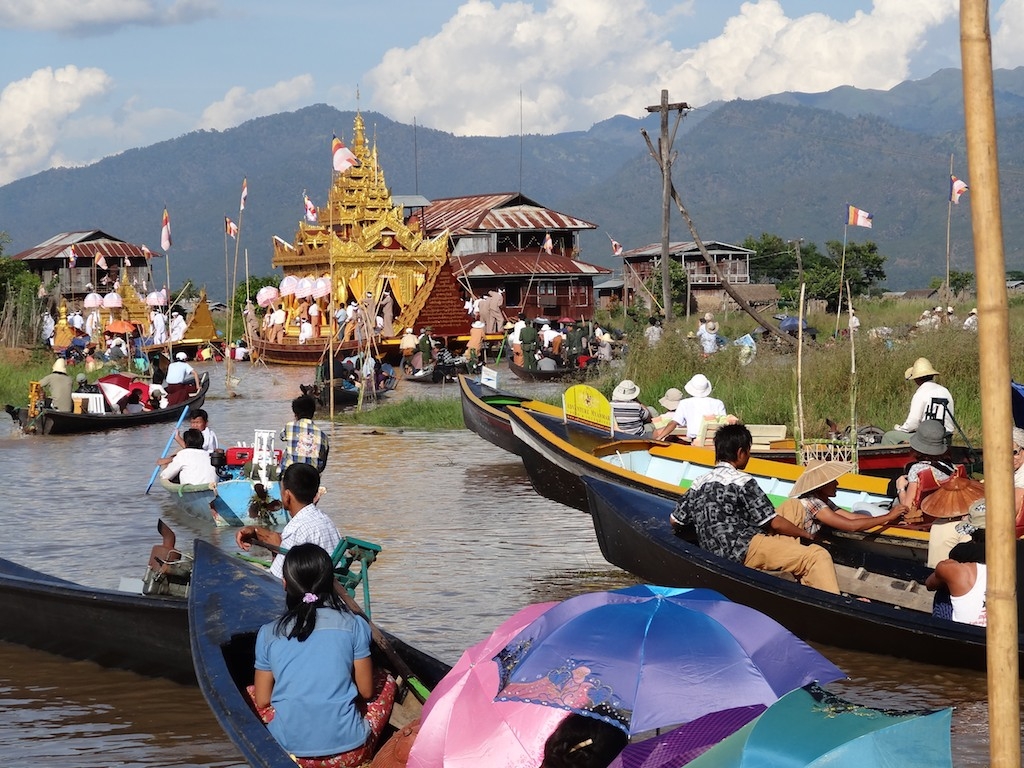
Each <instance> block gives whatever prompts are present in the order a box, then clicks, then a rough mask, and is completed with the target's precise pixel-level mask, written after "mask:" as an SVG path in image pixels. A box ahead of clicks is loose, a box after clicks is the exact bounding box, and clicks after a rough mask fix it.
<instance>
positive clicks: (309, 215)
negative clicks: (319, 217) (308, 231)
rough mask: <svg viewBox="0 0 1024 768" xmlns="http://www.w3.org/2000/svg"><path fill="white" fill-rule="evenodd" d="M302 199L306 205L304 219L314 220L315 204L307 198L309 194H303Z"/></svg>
mask: <svg viewBox="0 0 1024 768" xmlns="http://www.w3.org/2000/svg"><path fill="white" fill-rule="evenodd" d="M302 200H303V202H304V203H305V205H306V221H316V206H315V205H313V201H312V200H310V199H309V195H303V196H302Z"/></svg>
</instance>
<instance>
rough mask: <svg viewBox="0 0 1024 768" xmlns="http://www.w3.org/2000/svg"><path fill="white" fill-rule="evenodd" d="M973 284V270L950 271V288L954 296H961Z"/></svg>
mask: <svg viewBox="0 0 1024 768" xmlns="http://www.w3.org/2000/svg"><path fill="white" fill-rule="evenodd" d="M972 285H974V273H973V272H961V271H959V270H956V269H951V270H950V271H949V290H950V292H951V293H952V294H953V295H954V296H960V295H961V294H962V293H963V292H964V291H966V290H967V289H968V288H970V287H971V286H972Z"/></svg>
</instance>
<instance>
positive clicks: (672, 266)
mask: <svg viewBox="0 0 1024 768" xmlns="http://www.w3.org/2000/svg"><path fill="white" fill-rule="evenodd" d="M668 279H669V295H670V296H671V299H672V313H673V315H675V316H676V317H679V316H682V315H685V314H686V284H687V278H686V270H685V269H684V268H683V265H682V262H679V261H676V260H675V259H669V262H668ZM644 285H646V286H647V290H648V291H650V292H651V293H652V294H653V295H654V297H655V298H656V299H657V300H658V303H660V302H661V297H662V292H661V264H660V263H657V264H655V265H654V269H653V271H652V272H651V276H650V277H649V278H647V280H646V281H645V282H644ZM654 311H657V307H655V310H654Z"/></svg>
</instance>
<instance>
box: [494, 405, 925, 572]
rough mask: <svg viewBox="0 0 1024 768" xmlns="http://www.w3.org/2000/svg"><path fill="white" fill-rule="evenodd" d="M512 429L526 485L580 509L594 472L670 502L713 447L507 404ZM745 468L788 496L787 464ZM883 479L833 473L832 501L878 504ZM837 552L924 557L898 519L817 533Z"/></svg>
mask: <svg viewBox="0 0 1024 768" xmlns="http://www.w3.org/2000/svg"><path fill="white" fill-rule="evenodd" d="M508 413H509V418H510V420H511V423H512V430H513V434H514V435H515V436H516V437H517V438H518V439H519V441H520V444H521V445H522V452H521V454H520V455H521V457H522V460H523V465H524V466H525V467H526V471H527V474H529V476H530V481H531V483H532V484H533V487H534V488H535V489H536V490H537V492H538V493H540V494H541V495H542V496H545V497H547V498H549V499H552V500H554V501H558V502H560V503H562V504H565V505H566V506H570V507H574V508H576V509H579V510H582V511H587V510H588V509H589V503H588V501H587V491H586V486H585V485H584V482H583V478H585V477H598V478H602V479H604V480H608V481H610V482H615V483H619V484H621V485H624V486H627V487H630V488H636V489H639V490H643V491H646V492H649V493H653V494H656V495H658V496H661V497H662V498H665V499H669V500H670V501H672V502H673V503H676V502H678V500H679V498H680V497H681V496H682V494H683V493H685V492H686V489H687V488H689V487H690V485H691V484H692V483H693V481H694V480H696V479H697V478H698V477H700V476H701V475H703V474H704V473H706V472H708V471H710V470H711V469H713V468H714V466H715V455H714V452H713V451H712V450H710V449H708V448H698V447H695V446H687V445H681V444H675V443H663V442H660V441H657V440H649V439H642V438H636V439H627V440H611V439H609V438H608V436H607V433H605V434H603V435H602V434H599V433H594V432H593V431H590V430H587V429H581V427H580V425H578V424H575V423H573V422H571V421H569V422H563V421H562V420H561V418H558V417H552V416H549V415H545V414H541V413H536V412H531V411H528V410H526V409H524V408H519V407H516V406H510V407H509V408H508ZM746 472H748V473H749V474H751V475H753V476H754V478H755V479H756V480H757V482H758V485H760V487H761V489H762V490H764V492H765V493H766V494H768V497H769V498H770V499H771V500H772V502H773V503H774V504H775V505H776V506H778V505H779V504H781V503H782V502H783V501H785V500H786V498H788V497H789V494H790V492H791V491H792V489H793V485H794V484H795V483H796V481H797V479H798V478H799V477H800V475H801V474H803V467H798V466H796V465H795V464H785V463H780V462H772V461H764V460H763V459H751V460H750V462H749V464H748V465H747V467H746ZM886 487H887V481H886V480H885V479H884V478H880V477H872V476H868V475H857V474H852V473H851V474H847V475H844V476H843V477H841V478H840V479H839V492H838V493H837V495H836V503H837V504H839V506H841V507H843V508H844V509H850V508H852V507H853V506H854V505H855V504H858V503H864V504H885V505H888V503H889V502H890V499H889V498H888V497H887V496H886ZM824 540H825V542H826V543H827V544H828V545H829V546H830V548H832V549H833V550H834V551H836V550H839V551H844V552H846V551H847V550H849V551H848V552H846V554H844V555H843V557H844V559H845V560H847V561H848V562H853V561H854V560H856V559H860V562H857V563H856V564H857V565H867V564H869V563H870V561H871V559H872V558H874V557H879V556H881V557H893V558H900V559H909V560H912V561H915V562H919V563H924V562H925V561H927V559H928V532H927V531H926V530H917V529H913V528H909V527H906V526H888V527H884V528H883V527H877V528H874V529H871V530H869V531H866V532H857V533H847V532H843V531H833V532H831V533H828V534H826V535H825V537H824Z"/></svg>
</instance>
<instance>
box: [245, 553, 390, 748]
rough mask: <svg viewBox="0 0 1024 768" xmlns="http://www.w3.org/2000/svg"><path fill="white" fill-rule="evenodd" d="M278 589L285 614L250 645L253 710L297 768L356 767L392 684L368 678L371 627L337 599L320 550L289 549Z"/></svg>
mask: <svg viewBox="0 0 1024 768" xmlns="http://www.w3.org/2000/svg"><path fill="white" fill-rule="evenodd" d="M284 586H285V599H286V603H287V608H288V610H287V611H286V612H285V614H284V615H283V616H282V617H281V618H280V619H278V620H277V621H273V622H270V623H269V624H265V625H264V626H263V627H261V628H260V631H259V634H258V635H257V638H256V664H255V679H254V681H253V682H254V685H253V689H252V697H253V701H254V703H255V704H256V708H257V711H258V712H259V714H260V717H261V718H262V719H263V722H265V723H267V726H268V729H269V730H270V732H271V733H272V734H273V736H274V738H275V739H277V741H278V742H279V743H280V744H281V746H282V747H284V748H285V749H286V750H287V751H288V752H289V753H290V754H291V755H293V756H294V757H295V758H296V760H297V762H298V764H299V765H300V766H303V768H336V767H337V766H357V765H360V764H361V763H363V762H365V761H367V760H369V759H370V758H371V757H372V756H373V750H374V747H375V746H376V743H377V741H378V739H379V737H380V734H381V732H382V731H383V729H384V726H385V725H387V722H388V718H389V717H390V716H391V707H392V705H393V704H394V700H395V682H394V680H393V679H392V678H391V677H390V676H388V675H387V673H385V672H384V671H383V670H381V671H380V672H379V673H378V674H376V675H375V674H374V670H373V662H372V660H371V658H370V627H369V625H368V624H367V623H366V621H365V620H364V619H362V618H361V617H359V616H356V615H355V614H353V613H350V612H349V611H348V610H347V609H346V608H345V607H344V605H343V604H342V602H341V600H340V599H339V598H338V596H337V594H335V591H334V572H333V567H332V563H331V558H330V556H328V554H327V553H326V552H325V551H324V550H323V549H322V548H321V547H319V546H317V545H316V544H300V545H298V546H296V547H292V549H291V550H289V552H288V554H287V556H286V557H285V560H284Z"/></svg>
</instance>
